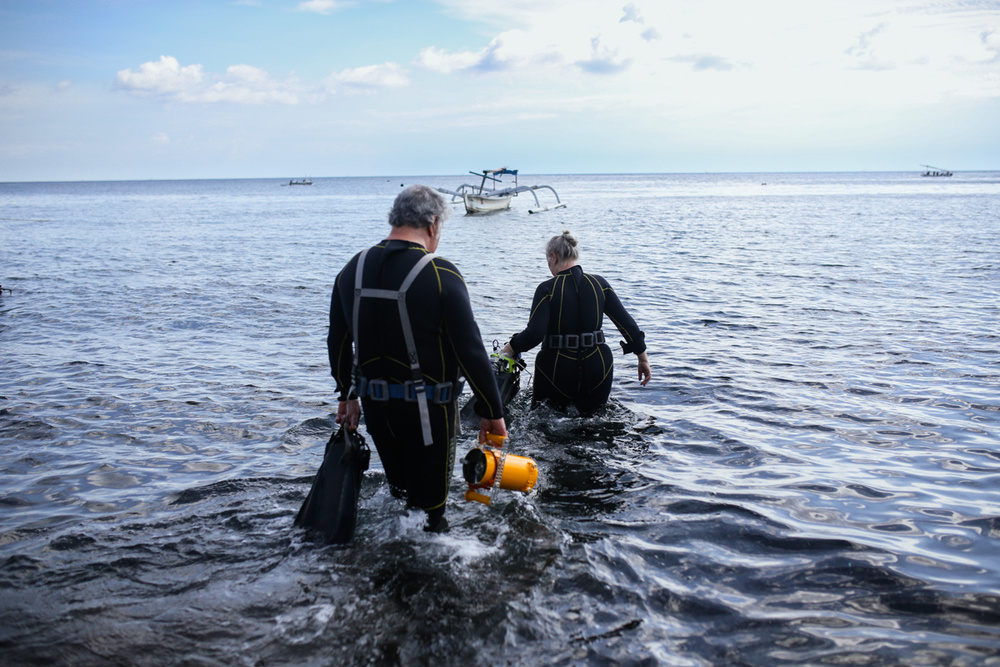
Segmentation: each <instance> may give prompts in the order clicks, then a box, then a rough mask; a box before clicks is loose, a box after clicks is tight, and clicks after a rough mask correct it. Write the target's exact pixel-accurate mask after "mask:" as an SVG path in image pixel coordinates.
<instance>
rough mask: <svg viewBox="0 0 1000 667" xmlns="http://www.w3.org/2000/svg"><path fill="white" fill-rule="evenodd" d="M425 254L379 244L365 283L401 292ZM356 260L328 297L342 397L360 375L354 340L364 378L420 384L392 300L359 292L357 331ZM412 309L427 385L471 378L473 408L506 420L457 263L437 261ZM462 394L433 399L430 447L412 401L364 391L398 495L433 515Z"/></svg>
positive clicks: (443, 492) (417, 248) (420, 283)
mask: <svg viewBox="0 0 1000 667" xmlns="http://www.w3.org/2000/svg"><path fill="white" fill-rule="evenodd" d="M426 254H427V250H426V249H425V248H424V247H423V246H421V245H419V244H417V243H410V242H408V241H400V240H391V241H390V240H386V241H382V242H381V243H379V244H378V245H376V246H374V247H372V248H371V249H370V250H369V251H368V254H367V256H366V258H365V264H364V277H363V279H362V286H363V287H365V288H378V289H385V290H398V289H399V288H400V286H401V284H402V282H403V280H404V279H405V278H406V276H407V274H408V273H409V272H410V269H412V268H413V266H414V265H415V264H416V263H417V262H418V261H419V260H420V259H421V258H422V257H424V256H425V255H426ZM359 256H360V253H359V255H355V256H354V258H353V259H351V261H350V262H348V263H347V266H345V267H344V269H343V270H342V271H341V272H340V275H338V276H337V281H336V283H335V285H334V288H333V297H332V299H331V302H330V333H329V336H328V337H327V349H328V351H329V355H330V367H331V370H332V373H333V376H334V378H336V380H337V390H338V391H339V392H340V400H347V398H349V396H348V391H349V390H350V389H351V387H352V385H353V383H354V381H355V378H354V361H355V360H354V350H353V348H352V345H351V344H352V342H353V341H357V348H358V356H359V359H358V368H357V371H358V374H359V376H361V377H363V378H364V379H365V381H371V380H379V381H381V380H385V381H387V382H388V383H390V385H393V386H395V387H399V386H400V385H403V384H404V383H405V382H407V381H411V380H413V375H412V371H411V369H410V365H409V363H408V354H407V349H406V341H405V338H404V335H403V330H402V325H401V324H400V315H399V308H398V305H397V303H396V301H395V300H389V299H377V298H371V297H362V298H361V305H360V311H359V316H358V329H359V331H357V332H353V331H352V328H353V308H354V299H355V296H354V287H355V285H354V283H355V274H356V271H357V264H358V259H359ZM406 306H407V310H408V312H409V319H410V326H411V327H412V330H413V338H414V342H415V346H416V350H417V357H418V359H419V363H420V372H421V373H422V375H423V380H424V382H425V383H426V384H427V385H428V386H434V385H438V384H440V383H446V382H455V383H457V381H458V379H459V377H460V376H463V375H464V376H465V378H466V379H467V381H468V382H469V385H470V387H471V388H472V390H473V392H474V393H475V394H476V396H477V398H478V400H477V401H476V412H477V413H478V414H479V415H480V416H481V417H486V418H488V419H499V418H501V417H502V416H503V406H502V405H501V403H500V393H499V391H498V390H497V385H496V380H495V379H494V376H493V368H492V366H491V365H490V361H489V357H488V356H487V354H486V349H485V347H484V346H483V340H482V336H481V334H480V333H479V327H478V325H477V324H476V321H475V319H474V318H473V315H472V305H471V303H470V301H469V292H468V289H467V288H466V286H465V281H464V280H463V279H462V275H461V274H460V273H459V271H458V269H457V268H455V265H454V264H452V263H451V262H449V261H448V260H446V259H443V258H441V257H435V258H434V260H433V261H432V262H431V263H430V265H429V266H425V267H424V268H423V269H422V270H421V271H420V273H419V274H418V275H417V278H416V280H415V281H414V282H413V284H412V285H411V286H410V287H409V289H408V290H407V292H406ZM455 394H457V392H453V394H452V396H451V397H450V400H447V402H443V403H435V402H433V401H428V408H429V415H430V423H431V432H432V434H433V444H431V445H430V446H425V445H424V442H423V439H422V436H421V419H420V414H419V411H418V405H417V403H416V402H415V401H407V400H404V399H403V398H390V399H388V400H384V401H382V400H375V399H374V398H372V397H371V396H363V397H362V408H363V413H364V417H365V425H366V427H367V429H368V432H369V434H370V435H371V436H372V440H373V441H374V442H375V447H376V449H377V450H378V454H379V458H380V459H381V461H382V465H383V467H384V468H385V475H386V478H387V479H388V482H389V484H390V488H391V489H392V491H393V494H394V495H396V496H397V497H402V498H405V499H406V500H407V502H408V503H409V504H411V505H413V506H416V507H420V508H423V509H424V510H427V511H428V513H429V514H433V513H436V512H443V511H444V506H445V501H446V499H447V496H448V487H449V484H450V481H451V477H452V469H453V467H454V462H455V439H456V437H457V435H458V432H459V428H460V427H459V421H458V413H459V411H458V409H457V407H456V399H457V398H458V397H457V395H455ZM350 398H354V396H353V395H351V396H350Z"/></svg>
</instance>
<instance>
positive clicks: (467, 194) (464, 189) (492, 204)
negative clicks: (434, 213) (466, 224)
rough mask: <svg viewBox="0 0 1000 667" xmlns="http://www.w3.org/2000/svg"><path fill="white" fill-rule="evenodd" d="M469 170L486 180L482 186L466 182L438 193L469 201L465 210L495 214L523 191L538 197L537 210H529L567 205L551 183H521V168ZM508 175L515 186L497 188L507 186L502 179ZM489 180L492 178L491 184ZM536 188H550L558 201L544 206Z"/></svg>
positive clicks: (469, 212)
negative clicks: (502, 186) (519, 182)
mask: <svg viewBox="0 0 1000 667" xmlns="http://www.w3.org/2000/svg"><path fill="white" fill-rule="evenodd" d="M469 173H470V174H472V175H473V176H481V177H482V181H480V183H479V185H470V184H468V183H463V184H462V185H460V186H458V188H456V189H455V190H448V189H446V188H438V189H437V190H438V192H441V193H443V194H446V195H451V200H452V201H453V202H456V201H461V202H462V203H463V204H465V212H466V213H468V214H469V215H474V214H476V213H493V212H495V211H502V210H504V209H508V208H510V200H511V198H512V197H516V196H517V195H519V194H520V193H522V192H530V193H531V196H532V197H534V198H535V205H536V206H537V207H538V208H533V209H531V208H529V209H528V213H541V212H542V211H549V210H551V209H554V208H565V207H566V204H565V203H564V202H562V201H560V200H559V194H558V193H557V192H556V191H555V190H554V189H553V188H552V186H551V185H518V184H517V169H508V168H507V167H500V168H499V169H484V170H483V172H482V173H477V172H475V171H470V172H469ZM506 175H510V176H513V177H514V185H513V186H510V187H506V188H499V187H497V186H500V185H503V183H502V181H501V179H502V178H503V176H506ZM487 181H489V184H488V185H487ZM536 190H549V191H550V192H552V194H553V196H555V198H556V203H555V204H554V205H552V206H544V207H543V206H542V204H541V202H540V201H539V200H538V195H537V194H536V193H535V191H536Z"/></svg>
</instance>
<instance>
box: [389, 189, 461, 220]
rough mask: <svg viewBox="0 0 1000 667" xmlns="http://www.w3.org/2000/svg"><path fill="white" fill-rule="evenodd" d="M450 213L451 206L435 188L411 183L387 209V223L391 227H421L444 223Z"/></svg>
mask: <svg viewBox="0 0 1000 667" xmlns="http://www.w3.org/2000/svg"><path fill="white" fill-rule="evenodd" d="M450 214H451V208H450V207H449V206H448V202H447V201H445V198H444V197H442V196H441V195H440V194H438V192H437V190H435V189H434V188H431V187H429V186H426V185H411V186H409V187H408V188H406V189H405V190H403V191H402V192H400V193H399V194H398V195H396V200H395V201H394V202H393V203H392V209H391V210H390V211H389V224H390V225H392V226H393V227H415V228H417V229H422V228H424V227H430V226H431V225H432V224H433V223H434V216H437V217H438V224H442V223H444V221H445V220H447V219H448V216H449V215H450Z"/></svg>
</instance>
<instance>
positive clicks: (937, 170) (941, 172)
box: [921, 164, 952, 176]
mask: <svg viewBox="0 0 1000 667" xmlns="http://www.w3.org/2000/svg"><path fill="white" fill-rule="evenodd" d="M923 166H924V167H927V171H925V172H924V173H923V174H921V176H951V175H952V173H951V172H950V171H948V170H947V169H942V168H941V167H932V166H931V165H929V164H925V165H923Z"/></svg>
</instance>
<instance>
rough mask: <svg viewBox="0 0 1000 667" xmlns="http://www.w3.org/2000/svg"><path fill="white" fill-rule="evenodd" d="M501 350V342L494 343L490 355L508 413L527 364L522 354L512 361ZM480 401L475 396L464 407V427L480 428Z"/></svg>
mask: <svg viewBox="0 0 1000 667" xmlns="http://www.w3.org/2000/svg"><path fill="white" fill-rule="evenodd" d="M499 350H500V341H496V340H495V341H493V354H491V355H490V357H492V361H491V362H490V364H491V365H492V366H493V377H495V378H496V381H497V388H498V389H499V390H500V402H501V403H503V407H504V411H505V412H506V410H507V406H508V405H510V402H511V401H512V400H514V397H515V396H517V392H518V390H519V389H520V388H521V370H522V369H523V368H525V366H527V364H525V363H524V360H523V359H521V355H520V354H519V355H517V358H516V359H512V358H510V357H508V356H505V355H501V354H500V351H499ZM478 400H479V399H477V398H476V396H475V395H474V394H473V396H472V398H470V399H469V402H468V403H466V404H465V405H464V406H462V410H461V412H460V413H459V416H460V417H461V420H462V424H463V425H464V426H467V427H469V428H478V427H479V421H480V419H481V417H480V416H479V415H478V414H476V402H477V401H478Z"/></svg>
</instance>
